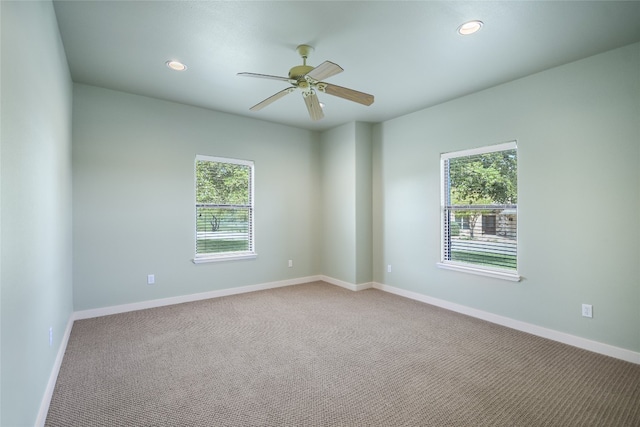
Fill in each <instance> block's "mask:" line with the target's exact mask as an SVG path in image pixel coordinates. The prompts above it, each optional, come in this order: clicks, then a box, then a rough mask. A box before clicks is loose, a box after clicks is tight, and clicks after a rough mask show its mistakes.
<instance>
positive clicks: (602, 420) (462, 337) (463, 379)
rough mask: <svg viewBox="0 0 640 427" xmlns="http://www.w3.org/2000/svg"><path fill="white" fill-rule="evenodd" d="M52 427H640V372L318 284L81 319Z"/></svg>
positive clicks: (397, 300)
mask: <svg viewBox="0 0 640 427" xmlns="http://www.w3.org/2000/svg"><path fill="white" fill-rule="evenodd" d="M46 426H49V427H73V426H89V427H91V426H96V427H98V426H109V427H111V426H194V427H195V426H640V365H635V364H632V363H628V362H624V361H621V360H617V359H614V358H610V357H607V356H603V355H599V354H595V353H591V352H588V351H585V350H581V349H578V348H574V347H571V346H567V345H564V344H561V343H558V342H554V341H550V340H547V339H544V338H540V337H536V336H533V335H529V334H526V333H523V332H519V331H516V330H513V329H509V328H506V327H502V326H499V325H496V324H492V323H488V322H484V321H482V320H478V319H475V318H472V317H468V316H464V315H461V314H458V313H454V312H450V311H447V310H444V309H441V308H438V307H434V306H430V305H428V304H424V303H421V302H417V301H413V300H410V299H406V298H402V297H399V296H396V295H392V294H388V293H385V292H382V291H378V290H374V289H369V290H365V291H360V292H352V291H348V290H345V289H342V288H339V287H336V286H333V285H329V284H327V283H322V282H314V283H309V284H303V285H296V286H289V287H284V288H278V289H272V290H267V291H260V292H253V293H247V294H241V295H234V296H229V297H223V298H216V299H210V300H205V301H198V302H192V303H186V304H179V305H173V306H167V307H160V308H154V309H148V310H140V311H135V312H129V313H123V314H117V315H112V316H104V317H100V318H95V319H87V320H80V321H76V322H75V323H74V325H73V329H72V331H71V336H70V338H69V343H68V345H67V349H66V353H65V356H64V359H63V362H62V366H61V368H60V373H59V376H58V380H57V383H56V387H55V390H54V393H53V398H52V400H51V405H50V408H49V413H48V416H47V419H46Z"/></svg>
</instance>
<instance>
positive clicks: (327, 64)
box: [305, 61, 344, 82]
mask: <svg viewBox="0 0 640 427" xmlns="http://www.w3.org/2000/svg"><path fill="white" fill-rule="evenodd" d="M343 71H344V70H343V69H342V67H341V66H339V65H338V64H334V63H333V62H331V61H324V62H323V63H322V64H320V65H318V66H317V67H316V68H314V69H313V70H311V71H309V72H308V73H307V74H306V76H305V77H311V78H312V79H313V80H315V81H317V82H319V81H322V80H324V79H328V78H329V77H331V76H335V75H336V74H339V73H341V72H343Z"/></svg>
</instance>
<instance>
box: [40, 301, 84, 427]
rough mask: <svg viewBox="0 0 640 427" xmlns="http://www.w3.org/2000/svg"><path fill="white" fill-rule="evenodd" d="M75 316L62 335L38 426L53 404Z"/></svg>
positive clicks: (70, 319) (43, 397)
mask: <svg viewBox="0 0 640 427" xmlns="http://www.w3.org/2000/svg"><path fill="white" fill-rule="evenodd" d="M74 318H75V317H74V313H71V315H70V316H69V320H68V321H67V327H66V328H65V330H64V335H63V336H62V341H61V342H60V347H58V354H57V355H56V360H55V361H54V362H53V368H52V369H51V374H50V375H49V381H48V382H47V388H46V389H45V391H44V396H42V401H41V402H40V410H39V411H38V417H37V418H36V423H35V426H36V427H42V426H44V423H45V421H46V420H47V413H49V405H50V404H51V398H52V397H53V390H54V389H55V387H56V381H58V374H59V373H60V366H62V359H63V358H64V353H65V352H66V351H67V344H68V343H69V336H70V335H71V328H72V327H73V321H74Z"/></svg>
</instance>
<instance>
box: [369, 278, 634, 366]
mask: <svg viewBox="0 0 640 427" xmlns="http://www.w3.org/2000/svg"><path fill="white" fill-rule="evenodd" d="M372 286H373V288H375V289H379V290H381V291H385V292H389V293H392V294H395V295H400V296H403V297H406V298H410V299H413V300H417V301H421V302H424V303H427V304H431V305H435V306H437V307H441V308H445V309H447V310H451V311H455V312H457V313H461V314H466V315H468V316H471V317H475V318H478V319H482V320H486V321H488V322H492V323H496V324H498V325H502V326H506V327H508V328H512V329H516V330H519V331H522V332H527V333H530V334H532V335H537V336H539V337H543V338H547V339H550V340H553V341H558V342H561V343H564V344H569V345H571V346H574V347H578V348H582V349H584V350H589V351H593V352H594V353H600V354H604V355H605V356H611V357H615V358H616V359H622V360H625V361H627V362H631V363H636V364H640V353H638V352H635V351H632V350H627V349H624V348H620V347H615V346H612V345H609V344H604V343H601V342H597V341H592V340H589V339H586V338H582V337H577V336H575V335H571V334H567V333H564V332H560V331H556V330H553V329H548V328H544V327H542V326H537V325H533V324H531V323H526V322H522V321H520V320H515V319H511V318H509V317H504V316H499V315H497V314H493V313H489V312H486V311H482V310H478V309H475V308H471V307H467V306H464V305H460V304H456V303H452V302H449V301H445V300H441V299H438V298H433V297H430V296H427V295H423V294H419V293H417V292H412V291H407V290H405V289H400V288H396V287H393V286H389V285H383V284H381V283H373V284H372Z"/></svg>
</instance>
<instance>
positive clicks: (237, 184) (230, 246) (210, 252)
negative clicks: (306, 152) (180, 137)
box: [193, 155, 256, 263]
mask: <svg viewBox="0 0 640 427" xmlns="http://www.w3.org/2000/svg"><path fill="white" fill-rule="evenodd" d="M195 175H196V200H195V205H196V209H195V213H196V221H195V223H196V255H195V259H194V260H193V261H194V262H195V263H199V262H209V261H221V260H231V259H241V258H255V257H256V253H255V251H254V241H253V235H254V230H253V162H250V161H245V160H234V159H225V158H221V157H209V156H200V155H198V156H196V164H195Z"/></svg>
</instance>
